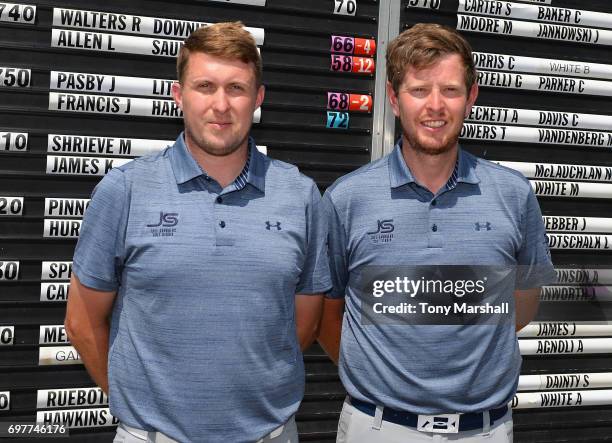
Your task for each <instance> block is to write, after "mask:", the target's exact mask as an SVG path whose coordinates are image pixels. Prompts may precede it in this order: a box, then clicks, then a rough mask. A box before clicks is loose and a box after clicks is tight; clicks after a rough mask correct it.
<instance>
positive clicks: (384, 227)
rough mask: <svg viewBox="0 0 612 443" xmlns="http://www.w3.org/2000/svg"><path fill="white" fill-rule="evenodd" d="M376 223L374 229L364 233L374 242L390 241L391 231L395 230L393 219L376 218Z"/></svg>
mask: <svg viewBox="0 0 612 443" xmlns="http://www.w3.org/2000/svg"><path fill="white" fill-rule="evenodd" d="M376 224H377V226H376V229H374V230H373V231H371V232H367V233H366V235H367V236H368V237H369V238H370V241H371V242H372V243H374V244H381V243H390V242H391V241H392V240H393V231H395V225H394V224H393V219H392V218H390V219H387V220H376Z"/></svg>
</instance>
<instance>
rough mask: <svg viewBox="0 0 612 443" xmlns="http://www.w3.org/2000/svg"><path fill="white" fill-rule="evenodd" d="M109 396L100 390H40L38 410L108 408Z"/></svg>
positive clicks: (37, 402)
mask: <svg viewBox="0 0 612 443" xmlns="http://www.w3.org/2000/svg"><path fill="white" fill-rule="evenodd" d="M107 405H108V396H107V395H106V394H105V393H104V391H102V389H100V388H76V389H39V390H38V392H37V395H36V409H50V408H74V407H83V406H107Z"/></svg>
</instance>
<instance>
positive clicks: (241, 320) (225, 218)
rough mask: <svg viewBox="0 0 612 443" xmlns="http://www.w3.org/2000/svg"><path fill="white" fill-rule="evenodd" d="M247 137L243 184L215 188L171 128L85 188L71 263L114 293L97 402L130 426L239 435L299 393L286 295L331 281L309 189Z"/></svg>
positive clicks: (291, 301)
mask: <svg viewBox="0 0 612 443" xmlns="http://www.w3.org/2000/svg"><path fill="white" fill-rule="evenodd" d="M249 143H250V154H249V155H250V157H249V167H248V172H247V173H246V174H247V175H246V183H244V180H237V181H235V182H234V183H232V184H230V185H229V186H228V187H226V188H225V189H222V188H221V187H220V185H219V184H218V183H217V182H215V180H214V179H212V178H210V177H209V176H208V175H206V174H205V173H204V172H203V171H202V169H201V168H200V167H199V165H198V164H197V163H196V161H195V160H194V158H193V157H192V156H191V154H190V153H189V151H188V149H187V148H186V146H185V143H184V140H183V136H182V134H181V135H180V136H179V137H178V138H177V140H176V143H175V144H174V145H173V146H172V147H169V148H167V149H166V150H164V151H163V152H161V153H158V154H155V155H151V156H147V157H142V158H139V159H136V160H134V161H132V162H130V163H128V164H126V165H124V166H121V167H119V168H115V169H112V170H111V171H110V172H109V173H108V174H107V175H106V176H105V177H104V179H103V180H102V181H101V182H100V183H99V184H98V186H97V187H96V189H95V191H94V194H93V197H92V200H91V203H90V205H89V208H88V210H87V212H86V214H85V218H84V221H83V226H82V230H81V236H80V238H79V242H78V245H77V248H76V251H75V256H74V264H73V270H74V272H75V274H76V275H77V277H78V278H79V279H80V281H81V282H82V283H83V284H84V285H85V286H88V287H91V288H94V289H98V290H103V291H117V292H118V296H117V299H116V303H115V306H114V310H113V317H112V323H111V336H110V352H109V385H110V386H109V387H110V408H111V413H112V414H113V415H114V416H116V417H118V418H119V419H120V420H122V421H123V422H125V423H126V424H128V425H130V426H134V427H137V428H141V429H145V430H157V431H161V432H163V433H164V434H166V435H168V436H170V437H172V438H174V439H176V440H179V441H207V442H224V443H225V442H229V441H231V442H252V441H255V440H257V439H258V438H260V437H262V436H264V435H266V434H267V433H269V432H270V431H272V430H273V429H275V428H276V427H278V426H279V425H281V424H283V423H284V422H285V421H286V420H287V419H288V418H289V417H291V415H293V414H294V413H295V412H296V410H297V408H298V406H299V403H300V401H301V399H302V397H303V391H304V366H303V360H302V355H301V352H300V348H299V343H298V341H297V336H296V330H295V297H294V295H295V294H296V293H304V294H315V293H321V292H324V291H326V290H328V289H330V287H331V283H330V278H329V266H328V261H327V255H326V249H325V230H324V229H323V228H322V226H321V217H320V215H319V210H320V193H319V191H318V189H317V187H316V186H315V184H314V182H313V181H312V180H311V179H309V178H307V177H305V176H304V175H302V174H300V173H299V171H298V170H297V168H296V167H295V166H292V165H289V164H286V163H283V162H281V161H277V160H272V159H270V158H268V157H266V156H265V155H263V154H261V153H260V152H259V151H258V150H257V149H256V147H255V144H254V142H253V140H250V141H249ZM243 172H245V171H243ZM243 178H244V177H243Z"/></svg>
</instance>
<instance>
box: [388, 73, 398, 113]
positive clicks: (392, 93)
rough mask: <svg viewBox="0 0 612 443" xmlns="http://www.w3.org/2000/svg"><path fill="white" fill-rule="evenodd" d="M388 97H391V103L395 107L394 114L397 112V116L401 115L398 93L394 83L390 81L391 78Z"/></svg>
mask: <svg viewBox="0 0 612 443" xmlns="http://www.w3.org/2000/svg"><path fill="white" fill-rule="evenodd" d="M386 87H387V97H389V102H390V103H391V108H392V109H393V114H395V116H396V117H399V116H400V112H399V104H398V100H397V94H396V93H395V90H394V89H393V85H392V84H391V82H389V80H387V86H386Z"/></svg>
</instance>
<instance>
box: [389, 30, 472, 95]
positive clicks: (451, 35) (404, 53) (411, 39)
mask: <svg viewBox="0 0 612 443" xmlns="http://www.w3.org/2000/svg"><path fill="white" fill-rule="evenodd" d="M450 54H458V55H459V56H460V57H461V60H462V61H463V66H464V67H465V86H466V87H467V91H468V93H469V91H470V88H471V87H472V85H473V84H474V82H475V81H476V67H475V66H474V60H473V59H472V48H471V47H470V44H469V43H468V42H467V40H466V39H465V38H464V37H463V36H462V35H461V34H459V33H458V32H457V31H455V30H454V29H452V28H449V27H447V26H442V25H439V24H437V23H418V24H416V25H414V26H413V27H411V28H410V29H407V30H406V31H404V32H402V33H401V34H400V35H398V36H397V37H396V38H395V39H393V41H391V43H389V47H388V48H387V79H388V80H389V82H390V83H391V85H392V86H393V90H394V91H395V92H396V93H397V92H398V90H399V87H400V85H401V84H402V81H403V80H404V75H405V74H406V69H407V68H408V67H409V66H412V67H414V68H416V69H422V68H427V67H430V66H431V65H433V64H434V63H436V62H437V61H438V60H439V59H440V58H442V57H444V56H446V55H450Z"/></svg>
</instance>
